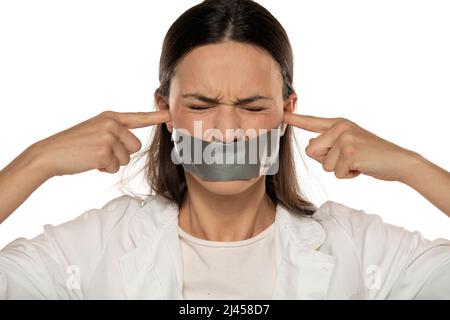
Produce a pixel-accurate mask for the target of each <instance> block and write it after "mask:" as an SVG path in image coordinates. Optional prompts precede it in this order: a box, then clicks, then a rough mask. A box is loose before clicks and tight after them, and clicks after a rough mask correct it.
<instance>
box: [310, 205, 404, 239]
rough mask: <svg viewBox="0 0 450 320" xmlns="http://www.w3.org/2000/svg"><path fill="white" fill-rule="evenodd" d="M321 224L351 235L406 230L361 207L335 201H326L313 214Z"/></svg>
mask: <svg viewBox="0 0 450 320" xmlns="http://www.w3.org/2000/svg"><path fill="white" fill-rule="evenodd" d="M313 217H314V218H316V219H317V220H318V221H320V222H321V223H322V225H323V226H324V227H325V228H326V229H328V230H329V231H331V229H336V228H338V229H340V230H341V231H343V232H346V233H347V234H348V235H349V236H351V237H358V236H362V235H364V234H366V235H367V234H369V233H370V234H373V235H374V236H375V235H377V234H379V235H382V234H385V231H386V230H389V231H390V232H391V233H394V234H403V233H404V232H408V231H407V230H406V229H405V228H403V227H401V226H396V225H392V224H389V223H386V222H384V221H383V219H382V218H381V216H379V215H377V214H373V213H367V212H366V211H365V210H363V209H356V208H353V207H350V206H347V205H344V204H342V203H339V202H335V201H327V202H325V203H324V204H323V205H321V206H320V207H319V208H318V210H317V211H316V212H315V213H314V215H313Z"/></svg>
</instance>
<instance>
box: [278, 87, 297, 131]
mask: <svg viewBox="0 0 450 320" xmlns="http://www.w3.org/2000/svg"><path fill="white" fill-rule="evenodd" d="M297 98H298V97H297V94H296V93H295V92H294V93H292V94H291V95H290V97H289V98H288V99H287V100H286V102H285V104H284V107H283V113H284V112H291V113H293V112H295V109H296V108H297ZM286 129H287V124H286V123H283V125H282V126H281V137H282V136H284V134H285V133H286Z"/></svg>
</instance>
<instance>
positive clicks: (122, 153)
mask: <svg viewBox="0 0 450 320" xmlns="http://www.w3.org/2000/svg"><path fill="white" fill-rule="evenodd" d="M113 153H114V155H115V157H116V158H117V160H119V165H120V166H124V165H127V164H129V163H130V154H129V152H128V150H127V149H126V148H125V147H124V145H123V144H122V142H120V141H117V143H116V144H115V145H114V148H113Z"/></svg>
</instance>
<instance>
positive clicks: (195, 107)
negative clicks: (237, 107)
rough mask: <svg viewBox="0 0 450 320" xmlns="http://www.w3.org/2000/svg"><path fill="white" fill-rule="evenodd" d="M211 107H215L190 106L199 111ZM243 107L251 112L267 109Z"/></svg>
mask: <svg viewBox="0 0 450 320" xmlns="http://www.w3.org/2000/svg"><path fill="white" fill-rule="evenodd" d="M211 108H213V107H208V106H189V109H191V110H198V111H201V110H208V109H211ZM242 109H244V110H247V111H250V112H260V111H263V110H265V108H262V107H243V108H242Z"/></svg>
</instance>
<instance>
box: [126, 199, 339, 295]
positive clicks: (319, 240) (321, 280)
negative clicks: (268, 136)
mask: <svg viewBox="0 0 450 320" xmlns="http://www.w3.org/2000/svg"><path fill="white" fill-rule="evenodd" d="M319 210H320V208H319ZM178 212H179V210H178V206H177V205H176V204H174V203H172V202H170V201H168V200H166V199H163V198H161V197H158V196H150V197H149V198H147V200H145V201H143V202H142V205H141V208H140V209H139V210H138V211H137V213H136V214H135V215H134V216H133V218H132V219H131V220H130V224H129V233H130V236H131V239H132V240H133V242H134V244H135V248H134V249H132V250H131V251H129V252H127V253H125V254H124V255H123V256H121V257H120V258H119V265H120V270H121V273H122V281H123V284H124V289H125V295H126V297H127V298H128V299H183V297H182V283H183V264H182V255H181V246H180V243H179V238H178ZM274 231H275V234H274V235H275V236H274V239H275V262H276V264H277V280H276V284H275V289H274V294H273V297H272V298H273V299H324V298H326V295H327V290H328V286H329V282H330V278H331V273H332V271H333V267H334V262H335V261H334V257H333V256H331V255H327V254H324V253H321V252H319V251H317V249H318V248H319V247H320V246H321V245H322V244H323V242H324V241H325V239H326V234H325V231H324V229H323V227H322V226H321V224H320V223H319V222H318V221H317V220H316V219H314V216H313V217H301V216H299V215H296V214H294V213H291V212H289V211H288V210H286V208H284V207H283V206H281V205H277V207H276V216H275V229H274Z"/></svg>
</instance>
